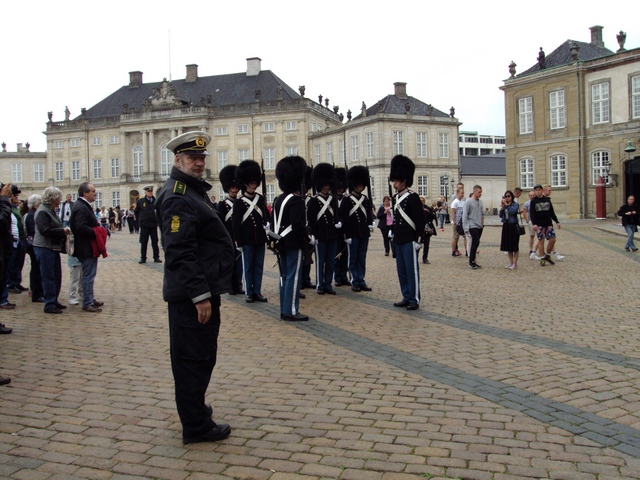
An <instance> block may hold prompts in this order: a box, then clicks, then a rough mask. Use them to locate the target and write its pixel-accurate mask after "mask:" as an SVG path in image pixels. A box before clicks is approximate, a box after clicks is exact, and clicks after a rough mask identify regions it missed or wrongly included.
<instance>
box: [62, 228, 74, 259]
mask: <svg viewBox="0 0 640 480" xmlns="http://www.w3.org/2000/svg"><path fill="white" fill-rule="evenodd" d="M74 250H75V249H74V238H73V233H70V234H69V235H67V238H66V239H65V241H64V253H66V254H67V255H71V256H73V252H74Z"/></svg>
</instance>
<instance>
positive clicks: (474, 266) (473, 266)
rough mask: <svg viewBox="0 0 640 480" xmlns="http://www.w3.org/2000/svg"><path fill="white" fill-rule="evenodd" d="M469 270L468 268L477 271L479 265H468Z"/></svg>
mask: <svg viewBox="0 0 640 480" xmlns="http://www.w3.org/2000/svg"><path fill="white" fill-rule="evenodd" d="M469 268H470V269H471V270H477V269H479V268H480V265H478V264H477V263H470V264H469Z"/></svg>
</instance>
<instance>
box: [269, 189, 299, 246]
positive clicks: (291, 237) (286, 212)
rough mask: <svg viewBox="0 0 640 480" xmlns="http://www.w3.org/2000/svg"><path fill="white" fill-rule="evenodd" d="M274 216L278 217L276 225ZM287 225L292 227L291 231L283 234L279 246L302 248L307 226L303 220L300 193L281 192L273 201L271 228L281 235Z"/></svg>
mask: <svg viewBox="0 0 640 480" xmlns="http://www.w3.org/2000/svg"><path fill="white" fill-rule="evenodd" d="M289 195H292V197H291V198H290V199H289V200H287V202H286V203H285V204H284V209H283V208H282V204H283V202H284V200H285V199H286V198H287V197H288V196H289ZM280 211H282V213H280ZM276 217H278V218H280V225H276ZM289 225H291V227H292V228H291V232H289V233H288V234H287V235H285V236H284V238H283V239H282V241H281V242H280V245H281V247H282V248H291V249H299V248H303V247H304V245H305V239H306V237H307V232H306V229H307V227H306V225H305V222H304V199H303V198H302V197H301V196H300V195H296V194H288V193H283V194H282V195H280V196H279V197H278V198H276V200H275V202H273V212H272V217H271V228H272V229H273V231H274V232H276V233H277V234H279V235H282V234H283V233H284V232H285V231H286V230H287V228H288V227H289Z"/></svg>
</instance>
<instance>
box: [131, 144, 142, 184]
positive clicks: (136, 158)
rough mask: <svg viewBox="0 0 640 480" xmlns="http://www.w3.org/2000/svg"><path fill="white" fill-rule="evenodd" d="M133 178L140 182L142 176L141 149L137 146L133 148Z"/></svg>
mask: <svg viewBox="0 0 640 480" xmlns="http://www.w3.org/2000/svg"><path fill="white" fill-rule="evenodd" d="M132 173H133V177H134V178H137V179H138V180H134V181H136V182H137V181H140V180H139V179H140V177H141V176H142V147H141V146H140V145H137V146H135V147H133V172H132Z"/></svg>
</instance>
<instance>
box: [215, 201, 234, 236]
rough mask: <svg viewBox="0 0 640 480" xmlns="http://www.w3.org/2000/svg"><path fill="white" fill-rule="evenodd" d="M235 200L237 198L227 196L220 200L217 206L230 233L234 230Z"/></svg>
mask: <svg viewBox="0 0 640 480" xmlns="http://www.w3.org/2000/svg"><path fill="white" fill-rule="evenodd" d="M233 202H235V199H233V198H231V197H227V198H225V199H224V200H222V201H221V202H218V206H217V208H218V213H219V214H220V218H221V219H222V221H223V222H224V226H225V227H227V232H229V235H231V234H232V232H233Z"/></svg>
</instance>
